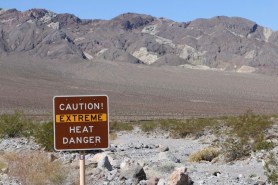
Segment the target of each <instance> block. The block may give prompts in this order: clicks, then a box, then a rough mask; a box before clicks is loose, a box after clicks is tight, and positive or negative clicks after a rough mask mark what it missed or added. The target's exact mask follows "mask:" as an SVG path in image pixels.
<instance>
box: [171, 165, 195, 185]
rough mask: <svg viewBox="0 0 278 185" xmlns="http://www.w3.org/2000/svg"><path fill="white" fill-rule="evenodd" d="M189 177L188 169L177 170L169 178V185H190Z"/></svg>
mask: <svg viewBox="0 0 278 185" xmlns="http://www.w3.org/2000/svg"><path fill="white" fill-rule="evenodd" d="M189 184H190V181H189V177H188V174H187V173H186V168H178V169H176V170H175V171H174V172H173V173H172V174H171V175H170V177H169V181H168V185H189Z"/></svg>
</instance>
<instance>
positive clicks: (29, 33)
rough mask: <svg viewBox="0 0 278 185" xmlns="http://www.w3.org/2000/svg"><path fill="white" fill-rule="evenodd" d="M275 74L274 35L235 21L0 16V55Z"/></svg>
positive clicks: (277, 38) (277, 48) (12, 12)
mask: <svg viewBox="0 0 278 185" xmlns="http://www.w3.org/2000/svg"><path fill="white" fill-rule="evenodd" d="M17 54H20V55H26V56H30V57H31V56H32V57H37V58H39V59H58V60H69V59H71V60H76V59H78V60H80V59H81V60H88V61H90V60H92V61H104V60H107V61H113V62H126V63H134V64H139V65H153V66H165V65H167V66H181V67H187V68H200V69H202V68H206V69H213V70H222V71H237V72H249V73H250V72H258V73H266V74H274V75H276V74H277V69H278V32H276V31H273V30H271V29H269V28H265V27H262V26H260V25H258V24H256V23H255V22H253V21H250V20H247V19H244V18H240V17H225V16H217V17H213V18H211V19H196V20H193V21H190V22H175V21H172V20H169V19H165V18H156V17H153V16H150V15H142V14H134V13H126V14H122V15H119V16H117V17H115V18H113V19H111V20H100V19H94V20H84V19H80V18H78V17H76V16H75V15H72V14H67V13H65V14H56V13H53V12H51V11H48V10H45V9H31V10H28V11H25V12H20V11H18V10H16V9H9V10H3V9H2V10H0V55H1V56H12V55H17Z"/></svg>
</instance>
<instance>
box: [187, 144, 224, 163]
mask: <svg viewBox="0 0 278 185" xmlns="http://www.w3.org/2000/svg"><path fill="white" fill-rule="evenodd" d="M219 154H220V152H219V149H218V148H214V147H207V148H203V149H201V150H199V151H197V152H195V153H193V154H191V155H190V156H189V158H188V161H189V162H200V161H212V159H214V158H215V157H217V156H218V155H219Z"/></svg>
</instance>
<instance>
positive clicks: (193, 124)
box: [140, 118, 218, 138]
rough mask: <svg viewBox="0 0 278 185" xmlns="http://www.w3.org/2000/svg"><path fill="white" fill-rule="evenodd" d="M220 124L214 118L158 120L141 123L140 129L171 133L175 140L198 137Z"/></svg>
mask: <svg viewBox="0 0 278 185" xmlns="http://www.w3.org/2000/svg"><path fill="white" fill-rule="evenodd" d="M217 123H218V122H217V121H216V120H214V119H212V118H197V119H187V120H156V121H144V122H141V123H140V128H141V130H142V131H144V132H150V131H153V130H155V129H160V130H162V131H167V132H170V134H171V136H172V137H174V138H183V137H187V136H189V135H191V136H198V135H200V134H201V133H202V132H203V131H204V129H205V128H212V127H213V126H214V125H216V124H217Z"/></svg>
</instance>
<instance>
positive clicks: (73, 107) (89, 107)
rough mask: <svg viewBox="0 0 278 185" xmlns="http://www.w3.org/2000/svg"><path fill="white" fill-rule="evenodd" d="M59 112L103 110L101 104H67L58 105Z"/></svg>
mask: <svg viewBox="0 0 278 185" xmlns="http://www.w3.org/2000/svg"><path fill="white" fill-rule="evenodd" d="M59 109H60V110H61V111H66V110H100V109H103V103H72V104H70V103H68V104H63V103H61V104H60V105H59Z"/></svg>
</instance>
